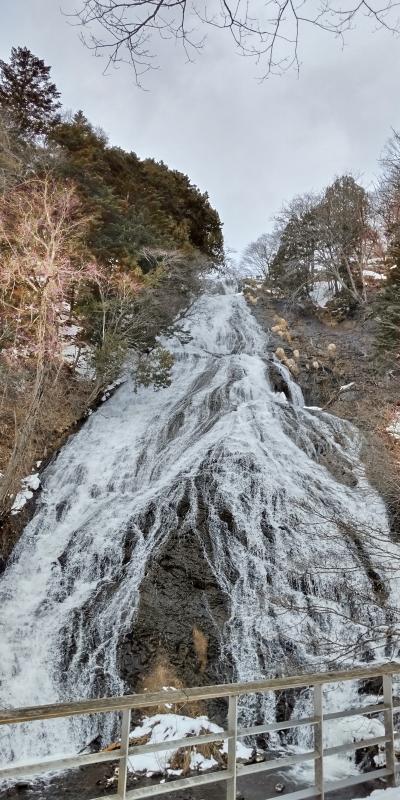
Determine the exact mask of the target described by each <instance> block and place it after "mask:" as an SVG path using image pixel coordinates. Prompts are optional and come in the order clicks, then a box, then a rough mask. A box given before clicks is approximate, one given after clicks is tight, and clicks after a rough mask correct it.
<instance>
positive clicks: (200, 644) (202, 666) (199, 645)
mask: <svg viewBox="0 0 400 800" xmlns="http://www.w3.org/2000/svg"><path fill="white" fill-rule="evenodd" d="M192 636H193V645H194V649H195V652H196V656H197V660H198V663H199V670H200V672H201V673H202V672H205V671H206V668H207V661H208V636H206V634H205V633H203V631H201V630H200V628H198V627H197V625H194V627H193V630H192Z"/></svg>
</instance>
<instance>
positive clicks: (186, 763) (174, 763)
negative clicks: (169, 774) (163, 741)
mask: <svg viewBox="0 0 400 800" xmlns="http://www.w3.org/2000/svg"><path fill="white" fill-rule="evenodd" d="M207 734H209V731H206V730H205V729H204V728H201V730H200V734H199V736H204V735H207ZM193 753H200V754H201V755H202V756H203V757H204V758H213V759H214V760H215V761H216V762H217V764H218V766H219V767H226V765H227V756H226V754H225V753H223V752H222V744H221V742H207V744H199V745H196V746H193V747H180V748H179V750H177V751H176V752H175V753H174V754H173V756H172V757H171V760H170V768H171V769H180V770H182V774H183V775H189V773H190V763H191V758H192V755H193Z"/></svg>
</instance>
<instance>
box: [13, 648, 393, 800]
mask: <svg viewBox="0 0 400 800" xmlns="http://www.w3.org/2000/svg"><path fill="white" fill-rule="evenodd" d="M394 675H400V663H396V662H393V663H388V664H381V665H374V666H373V667H357V668H354V669H350V670H342V671H335V672H318V673H305V674H303V675H295V676H292V677H284V678H271V679H267V680H262V681H252V682H249V683H232V684H222V685H220V686H201V687H195V688H191V689H170V690H167V691H162V692H151V693H150V692H149V693H147V692H144V693H142V694H135V695H123V696H121V697H109V698H107V697H106V698H100V699H93V700H79V701H76V702H71V703H56V704H51V705H43V706H32V707H27V708H18V709H2V710H1V711H0V725H8V724H12V725H14V724H18V723H26V722H33V721H37V720H39V721H46V720H49V719H56V718H62V717H69V716H73V715H83V714H94V713H112V712H119V713H121V714H122V724H121V743H120V746H119V748H118V749H117V750H114V751H112V752H104V751H103V752H100V753H90V754H88V753H83V754H78V755H71V756H64V757H61V758H57V759H51V758H47V760H45V761H42V762H41V763H37V764H15V763H11V764H10V765H9V766H5V767H3V768H0V779H1V778H3V779H5V780H10V779H14V778H18V777H21V776H22V775H27V774H32V773H34V774H36V773H37V772H44V771H55V770H65V769H71V768H75V767H81V766H85V765H88V764H94V763H104V762H110V761H117V762H118V764H119V772H118V793H117V794H116V795H108V796H107V797H104V798H103V800H113V798H116V799H117V800H118V799H119V800H140V798H145V797H155V796H158V795H162V794H167V793H168V794H169V793H174V792H177V791H181V790H182V789H186V788H188V787H195V786H201V785H205V784H208V783H214V782H217V781H224V782H225V783H226V798H227V800H235V798H236V781H237V779H238V778H240V777H241V776H245V775H251V774H253V773H258V772H264V771H270V770H274V769H281V768H282V767H288V766H289V767H290V766H292V765H294V764H298V763H302V762H303V761H310V760H311V761H314V765H315V768H314V772H315V781H314V786H312V787H306V788H304V789H300V790H296V791H294V792H291V793H289V794H285V798H286V800H302V799H303V798H311V797H318V798H319V800H324V792H325V791H328V790H329V791H334V790H335V788H338V789H339V788H344V787H345V786H352V785H356V784H359V783H361V782H363V781H368V780H371V778H372V777H373V778H377V777H385V778H388V779H389V780H390V782H391V783H392V784H393V785H396V782H397V777H398V770H397V762H396V756H395V749H394V741H395V738H396V737H397V735H398V734H397V733H396V731H395V730H394V722H393V714H394V712H398V711H399V710H400V709H398V708H397V707H396V708H394V707H393V689H392V677H393V676H394ZM379 677H381V678H382V681H383V694H382V702H381V703H376V704H374V705H368V706H360V707H359V708H354V707H352V708H350V709H347V710H343V711H338V712H330V713H325V712H324V708H323V692H322V689H323V686H324V685H326V684H331V683H341V682H342V681H350V680H368V679H370V678H379ZM302 687H309V688H312V689H313V691H314V706H313V716H310V717H304V718H300V719H291V720H286V721H283V722H270V723H266V724H261V725H252V726H250V727H248V728H239V729H238V719H237V700H238V698H239V697H240V696H244V695H248V694H257V693H266V692H276V691H281V690H282V689H294V688H302ZM215 698H218V699H220V698H226V699H228V701H229V705H228V717H227V730H224V731H222V732H219V733H216V734H207V735H201V736H193V737H192V736H189V737H186V738H185V739H180V740H179V741H175V742H174V741H171V742H163V743H162V746H161V745H160V744H151V743H150V744H146V745H140V746H132V745H131V744H130V739H129V737H130V730H131V711H132V710H133V709H138V708H149V707H154V706H160V705H166V704H173V705H176V704H181V703H183V704H187V703H191V702H197V701H199V700H212V699H215ZM378 713H380V714H383V717H384V720H385V733H384V736H379V737H376V736H375V737H370V738H369V739H363V740H362V741H359V742H349V743H348V745H346V744H345V745H339V746H334V747H330V748H327V747H325V746H324V736H323V730H324V724H325V722H329V720H332V719H339V718H341V717H346V716H349V717H351V716H354V715H355V714H360V715H365V714H378ZM304 725H308V726H310V727H312V728H313V730H314V747H313V750H311V751H309V752H307V753H299V754H295V755H287V756H284V757H281V758H277V759H273V760H271V761H264V762H259V763H256V764H247V765H245V766H242V767H240V765H238V764H236V746H237V741H238V739H240V738H243V737H246V736H255V735H258V734H261V733H265V732H267V731H284V730H288V729H289V728H295V727H300V726H304ZM222 739H223V740H227V742H228V759H227V769H222V770H221V769H219V770H217V771H215V772H211V773H205V774H200V775H195V776H191V777H189V778H182V779H178V780H173V781H167V782H163V783H162V784H158V785H153V786H145V787H142V788H137V789H133V790H128V789H127V782H128V771H129V757H130V756H132V755H135V754H137V753H139V752H142V753H144V752H158V751H159V750H161V749H164V750H168V749H170V750H173V749H175V748H176V747H178V746H179V748H182V747H193V746H196V744H197V745H199V744H201V743H204V742H205V741H221V740H222ZM369 745H384V747H385V753H386V767H384V768H381V769H379V770H374V771H373V772H372V773H365V774H362V775H356V776H351V777H350V778H347V779H344V780H341V781H339V782H338V781H337V782H334V783H329V784H328V783H326V782H325V780H324V759H325V758H327V757H329V755H332V754H335V753H341V752H346V751H349V752H351V751H355V750H357V749H359V748H360V749H361V748H364V747H366V746H369ZM339 784H340V785H339ZM93 800H96V798H93ZM272 800H274V798H272Z"/></svg>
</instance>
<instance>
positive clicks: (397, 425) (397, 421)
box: [386, 411, 400, 439]
mask: <svg viewBox="0 0 400 800" xmlns="http://www.w3.org/2000/svg"><path fill="white" fill-rule="evenodd" d="M386 430H387V432H388V433H390V435H391V436H393V437H394V438H395V439H400V411H398V412H397V414H396V415H395V416H394V417H393V419H392V422H391V423H390V425H388V426H387V428H386Z"/></svg>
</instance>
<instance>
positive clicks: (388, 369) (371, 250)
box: [242, 133, 400, 530]
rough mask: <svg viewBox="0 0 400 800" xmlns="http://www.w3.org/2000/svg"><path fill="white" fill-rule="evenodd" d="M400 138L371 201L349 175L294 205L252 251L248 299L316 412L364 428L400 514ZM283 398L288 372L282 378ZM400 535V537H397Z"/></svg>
mask: <svg viewBox="0 0 400 800" xmlns="http://www.w3.org/2000/svg"><path fill="white" fill-rule="evenodd" d="M399 208H400V137H399V134H398V133H394V134H393V135H392V137H391V139H390V141H389V142H388V144H387V146H386V149H385V152H384V156H383V158H382V159H381V164H380V178H379V181H378V183H377V185H376V186H375V187H374V189H373V191H367V190H366V189H365V188H364V187H363V186H362V185H361V183H359V182H358V181H356V179H355V178H354V177H353V176H352V175H348V174H347V175H342V176H339V177H337V178H335V179H334V181H333V182H332V183H331V184H330V185H329V186H328V187H327V188H325V189H324V190H322V191H321V192H320V193H318V194H311V193H307V194H304V195H302V196H299V197H296V198H294V199H293V200H292V201H291V202H289V203H287V204H286V205H285V206H284V208H283V209H282V210H281V211H280V213H279V214H278V215H277V216H276V218H275V219H274V220H273V223H272V226H271V230H270V231H269V232H267V233H264V234H263V235H261V236H260V237H259V238H258V239H257V240H256V241H255V242H253V243H251V244H250V245H248V247H247V248H246V250H245V252H244V255H243V259H242V270H243V271H244V272H246V273H247V274H248V275H251V276H253V278H248V279H247V280H246V281H245V283H246V286H245V294H246V297H247V299H248V301H249V302H250V303H251V304H252V305H253V307H254V311H255V314H256V316H257V318H258V319H259V320H260V322H262V324H263V325H264V326H265V327H267V328H268V329H269V331H270V335H271V346H272V348H273V349H274V355H275V359H276V362H278V364H283V365H284V366H286V367H287V368H288V369H289V371H290V372H291V373H292V374H293V375H294V377H295V378H296V380H297V381H298V382H299V383H300V385H301V387H302V389H303V393H304V395H305V399H306V403H308V404H310V405H311V406H319V407H320V408H321V409H322V410H325V409H326V410H329V411H330V412H333V413H334V414H336V415H337V416H341V417H345V418H347V419H349V420H350V421H351V422H352V423H354V424H355V425H356V426H357V427H358V428H361V430H362V431H363V434H364V437H365V444H364V447H365V461H366V466H367V470H368V472H369V477H370V479H371V480H372V482H375V483H376V485H377V487H378V489H379V491H380V492H381V494H382V495H383V496H384V497H385V500H386V502H387V504H388V508H389V509H390V510H391V513H392V515H393V517H394V518H395V519H396V526H397V523H398V519H399V518H400V517H399V514H400V511H399V502H398V497H399V492H398V486H399V479H400V476H399V470H398V465H399V455H400V451H399V431H400V416H399V411H398V397H399V390H400V361H399V359H400V311H399V309H400V247H399V242H400V216H399ZM276 381H277V385H278V388H279V385H280V377H279V372H278V373H277V376H276ZM396 530H397V528H396Z"/></svg>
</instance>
